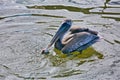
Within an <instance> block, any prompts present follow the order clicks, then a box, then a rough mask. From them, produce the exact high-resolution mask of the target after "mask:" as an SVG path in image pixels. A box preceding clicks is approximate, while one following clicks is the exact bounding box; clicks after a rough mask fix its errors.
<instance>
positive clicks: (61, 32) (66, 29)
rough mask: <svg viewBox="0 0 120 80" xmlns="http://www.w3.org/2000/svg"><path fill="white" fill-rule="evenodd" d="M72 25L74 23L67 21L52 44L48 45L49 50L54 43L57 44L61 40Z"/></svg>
mask: <svg viewBox="0 0 120 80" xmlns="http://www.w3.org/2000/svg"><path fill="white" fill-rule="evenodd" d="M71 25H72V21H71V20H70V19H67V20H65V21H64V22H63V23H62V25H61V26H60V28H59V29H58V31H57V32H56V34H55V35H54V37H53V38H52V40H51V42H50V44H49V45H48V48H49V47H51V46H52V45H53V43H55V42H56V41H57V40H58V39H61V38H62V37H63V36H64V34H65V33H66V32H67V31H68V30H69V29H70V27H71Z"/></svg>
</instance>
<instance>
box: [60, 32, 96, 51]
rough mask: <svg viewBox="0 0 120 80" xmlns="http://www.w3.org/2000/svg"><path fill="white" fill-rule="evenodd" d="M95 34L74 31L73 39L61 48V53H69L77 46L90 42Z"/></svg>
mask: <svg viewBox="0 0 120 80" xmlns="http://www.w3.org/2000/svg"><path fill="white" fill-rule="evenodd" d="M97 37H98V36H97V35H93V34H90V33H87V32H80V33H76V34H74V36H73V39H72V40H71V41H69V42H68V43H67V44H66V45H65V46H64V47H63V49H62V52H63V53H70V52H73V51H75V50H77V49H78V48H79V47H81V46H84V45H86V44H87V43H89V42H91V41H92V40H94V39H95V38H97Z"/></svg>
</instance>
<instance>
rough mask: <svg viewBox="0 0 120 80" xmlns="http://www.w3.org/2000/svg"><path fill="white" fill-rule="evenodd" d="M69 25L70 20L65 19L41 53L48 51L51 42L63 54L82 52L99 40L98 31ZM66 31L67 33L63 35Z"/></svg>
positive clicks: (70, 23)
mask: <svg viewBox="0 0 120 80" xmlns="http://www.w3.org/2000/svg"><path fill="white" fill-rule="evenodd" d="M71 26H72V20H70V19H67V20H65V21H64V22H63V23H62V25H61V26H60V28H59V29H58V31H57V32H56V34H55V35H54V37H53V38H52V40H51V42H50V44H49V45H48V46H47V48H46V49H45V50H44V51H43V52H42V53H45V52H48V49H49V48H50V47H51V46H52V45H53V44H54V46H55V48H57V49H59V50H61V51H62V52H63V53H64V54H68V53H71V52H74V51H79V52H82V51H83V50H84V49H86V48H88V47H89V46H91V45H92V44H94V43H95V42H97V41H98V40H99V36H98V32H96V31H93V30H90V29H88V28H80V27H72V28H71ZM66 33H69V34H68V35H67V36H65V34H66Z"/></svg>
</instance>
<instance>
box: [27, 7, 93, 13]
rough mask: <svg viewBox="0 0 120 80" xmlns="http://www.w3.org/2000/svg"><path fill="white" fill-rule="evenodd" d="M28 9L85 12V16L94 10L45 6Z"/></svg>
mask: <svg viewBox="0 0 120 80" xmlns="http://www.w3.org/2000/svg"><path fill="white" fill-rule="evenodd" d="M27 8H30V9H31V8H34V9H46V10H59V9H66V10H68V11H73V12H83V13H84V14H89V13H90V12H89V10H90V9H93V8H78V7H73V6H64V5H43V6H36V5H35V6H27Z"/></svg>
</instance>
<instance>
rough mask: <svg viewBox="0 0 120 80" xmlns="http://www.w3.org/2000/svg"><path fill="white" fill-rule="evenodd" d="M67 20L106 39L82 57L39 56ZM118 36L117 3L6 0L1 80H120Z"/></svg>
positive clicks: (0, 9) (0, 7)
mask: <svg viewBox="0 0 120 80" xmlns="http://www.w3.org/2000/svg"><path fill="white" fill-rule="evenodd" d="M66 18H69V19H72V20H73V25H75V26H80V27H84V28H89V29H92V30H96V31H98V32H99V35H100V36H101V37H102V39H101V40H100V41H99V42H97V43H96V44H94V45H93V46H91V47H89V48H88V49H86V50H84V51H83V53H82V54H80V53H79V52H74V53H72V55H70V56H66V55H64V54H61V51H59V50H57V49H54V48H53V47H52V48H51V50H50V54H49V55H41V54H40V52H41V49H43V48H44V47H46V46H47V45H48V43H49V42H50V40H51V39H52V37H53V35H54V34H55V32H56V31H57V29H58V27H59V26H60V24H61V22H62V21H63V20H64V19H66ZM119 34H120V1H119V0H90V1H88V0H2V1H1V2H0V80H58V79H59V80H107V79H108V80H119V79H120V77H119V76H120V68H119V66H120V54H119V53H120V35H119ZM53 53H57V55H55V56H54V55H52V54H53Z"/></svg>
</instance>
